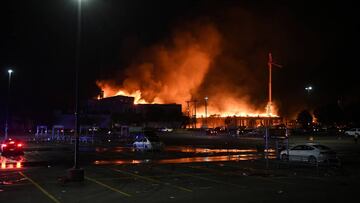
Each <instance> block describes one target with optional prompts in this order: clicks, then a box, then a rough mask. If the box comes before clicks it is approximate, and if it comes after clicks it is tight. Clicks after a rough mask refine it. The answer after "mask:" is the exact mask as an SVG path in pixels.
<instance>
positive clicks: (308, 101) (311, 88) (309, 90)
mask: <svg viewBox="0 0 360 203" xmlns="http://www.w3.org/2000/svg"><path fill="white" fill-rule="evenodd" d="M305 90H306V91H307V97H308V98H307V103H308V108H309V109H310V108H311V101H310V93H311V91H312V90H313V87H312V86H311V85H309V86H307V87H305Z"/></svg>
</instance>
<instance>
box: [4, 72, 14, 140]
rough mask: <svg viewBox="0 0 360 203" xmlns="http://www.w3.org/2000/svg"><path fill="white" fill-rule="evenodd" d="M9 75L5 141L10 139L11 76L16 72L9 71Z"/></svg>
mask: <svg viewBox="0 0 360 203" xmlns="http://www.w3.org/2000/svg"><path fill="white" fill-rule="evenodd" d="M7 72H8V73H9V83H8V92H7V93H8V95H7V104H6V105H7V107H6V118H5V136H4V139H5V140H6V139H7V138H8V130H9V121H8V119H9V112H10V111H9V109H10V86H11V75H12V73H13V72H14V71H13V70H12V69H9V70H8V71H7Z"/></svg>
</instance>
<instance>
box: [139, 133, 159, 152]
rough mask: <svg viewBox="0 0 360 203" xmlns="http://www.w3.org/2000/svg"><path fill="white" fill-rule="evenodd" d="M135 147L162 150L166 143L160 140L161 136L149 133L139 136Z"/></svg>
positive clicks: (146, 149)
mask: <svg viewBox="0 0 360 203" xmlns="http://www.w3.org/2000/svg"><path fill="white" fill-rule="evenodd" d="M133 148H134V150H135V151H161V150H163V148H164V143H163V142H162V141H160V137H159V136H157V135H156V134H147V135H144V136H137V137H136V138H135V141H134V143H133Z"/></svg>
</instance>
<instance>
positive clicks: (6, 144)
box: [0, 138, 24, 156]
mask: <svg viewBox="0 0 360 203" xmlns="http://www.w3.org/2000/svg"><path fill="white" fill-rule="evenodd" d="M23 146H24V144H23V142H22V141H20V140H17V139H12V138H8V139H6V140H3V141H2V142H1V147H0V151H1V156H7V155H23V154H24V149H23Z"/></svg>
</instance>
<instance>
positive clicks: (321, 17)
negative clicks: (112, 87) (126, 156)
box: [0, 0, 360, 118]
mask: <svg viewBox="0 0 360 203" xmlns="http://www.w3.org/2000/svg"><path fill="white" fill-rule="evenodd" d="M355 4H356V3H355V1H319V2H317V3H314V1H290V0H289V1H285V0H282V1H281V0H280V1H226V0H223V1H220V0H219V1H214V0H192V1H189V0H171V1H169V0H168V1H160V0H152V1H149V0H131V1H129V0H86V1H84V3H83V16H82V17H83V24H82V29H83V33H82V45H81V68H80V94H81V95H80V96H81V98H82V99H86V98H92V97H94V96H95V95H96V94H97V93H98V91H99V89H98V88H97V86H96V84H95V81H96V80H98V79H114V77H116V78H119V80H121V79H122V77H123V76H122V71H123V70H124V69H125V67H127V66H129V64H131V63H132V60H133V59H134V58H136V57H137V55H138V54H139V53H141V52H142V51H143V50H144V48H147V47H150V46H152V45H154V44H157V43H162V42H164V41H166V40H167V39H168V38H169V37H170V36H171V33H172V31H173V30H174V29H176V27H178V26H182V25H184V24H187V23H191V22H194V21H197V20H203V19H205V20H206V21H209V22H212V23H213V24H215V25H216V26H217V28H218V29H219V31H220V33H221V35H222V37H223V39H224V40H223V42H224V46H223V52H222V55H227V56H230V55H231V56H233V57H232V58H235V59H237V60H239V61H241V62H243V63H246V64H248V66H249V67H253V73H254V74H258V75H260V76H259V77H263V78H266V75H267V69H266V62H267V61H266V60H267V53H268V52H269V51H271V52H272V53H273V57H274V60H275V61H276V62H277V63H280V64H282V65H283V68H281V69H274V72H273V73H274V75H273V80H274V84H273V86H274V95H273V97H274V99H275V100H277V101H279V107H280V111H281V112H283V114H284V115H290V114H291V113H293V112H294V111H297V110H299V109H301V108H302V107H303V106H304V103H305V102H306V97H307V95H306V91H305V90H304V88H305V86H307V85H308V84H312V85H313V87H314V91H313V92H312V94H311V97H312V98H311V99H312V100H313V102H314V103H315V104H320V103H327V102H332V101H337V100H339V99H341V100H342V101H344V102H349V103H351V102H359V99H360V97H359V91H358V89H359V87H360V82H359V74H356V73H357V72H359V71H357V70H358V69H359V62H358V61H359V51H358V50H359V47H360V46H359V45H360V40H359V37H360V35H359V34H360V33H359V31H358V30H359V25H360V24H359V22H360V21H359V19H360V16H359V15H360V14H359V12H358V6H355ZM76 12H77V1H75V0H51V1H49V0H27V1H20V0H7V1H4V2H2V4H1V7H0V15H1V18H0V25H1V32H0V70H1V74H0V79H1V80H0V81H1V82H0V91H1V96H0V100H1V101H0V105H1V107H0V109H1V110H2V112H3V110H4V109H5V104H6V95H7V82H8V74H7V67H12V68H13V69H14V74H13V78H12V80H11V112H13V114H16V115H20V116H28V117H34V118H36V116H37V115H42V114H46V113H49V112H51V113H52V111H53V110H54V109H63V110H72V108H73V104H74V100H75V99H74V94H75V82H74V81H75V80H74V79H75V44H76V27H77V18H76V17H77V16H76V14H77V13H76ZM224 58H225V57H223V58H222V59H223V60H224ZM220 60H221V59H220ZM262 68H263V69H262ZM250 72H252V71H250ZM266 83H267V81H266V80H264V81H263V83H262V84H261V85H265V86H264V88H263V91H257V92H254V93H253V95H252V97H253V98H255V99H254V102H257V101H258V100H261V101H264V100H266V98H267V93H266V91H267V89H266ZM2 116H3V113H2Z"/></svg>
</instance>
